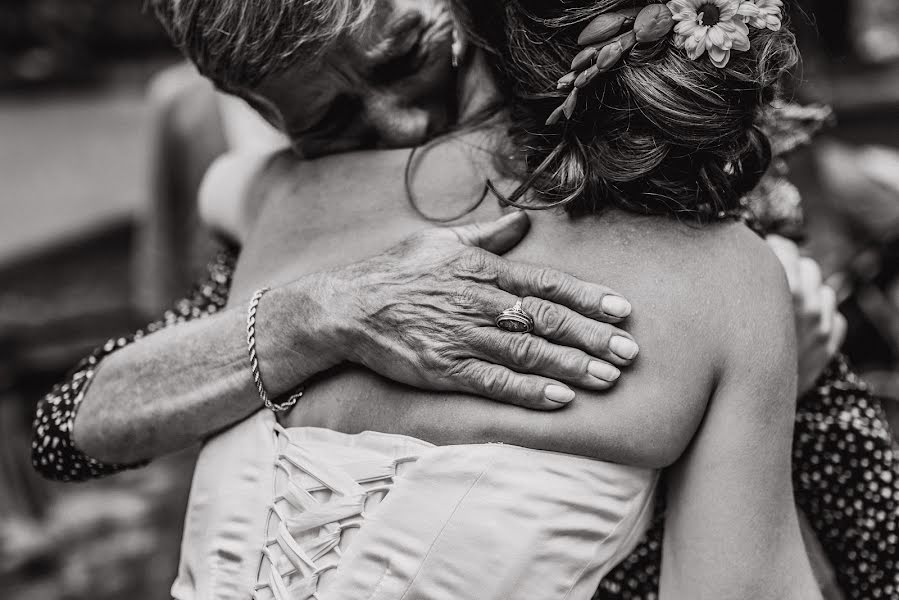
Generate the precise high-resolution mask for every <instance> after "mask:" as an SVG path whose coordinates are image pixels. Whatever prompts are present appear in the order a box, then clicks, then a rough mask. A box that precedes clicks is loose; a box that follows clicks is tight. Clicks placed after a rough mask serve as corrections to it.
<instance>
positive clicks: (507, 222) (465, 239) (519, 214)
mask: <svg viewBox="0 0 899 600" xmlns="http://www.w3.org/2000/svg"><path fill="white" fill-rule="evenodd" d="M530 227H531V219H530V217H528V215H527V213H526V212H524V211H523V210H516V211H515V212H511V213H509V214H507V215H503V216H502V217H500V218H499V219H496V220H495V221H488V222H486V223H472V224H471V225H462V226H460V227H453V228H451V231H452V232H453V233H455V234H456V236H457V237H458V238H459V241H460V242H462V243H463V244H465V245H466V246H476V247H478V248H483V249H484V250H487V251H488V252H492V253H493V254H505V253H506V252H508V251H509V250H511V249H512V248H514V247H515V246H517V245H518V243H519V242H520V241H521V240H522V239H524V236H525V234H527V232H528V229H530Z"/></svg>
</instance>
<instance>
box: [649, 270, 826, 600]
mask: <svg viewBox="0 0 899 600" xmlns="http://www.w3.org/2000/svg"><path fill="white" fill-rule="evenodd" d="M745 279H751V281H746V280H744V281H743V282H742V284H741V286H740V287H742V288H743V292H742V296H743V298H739V297H738V298H735V301H734V303H733V304H731V305H730V306H733V307H739V308H740V311H739V313H735V314H731V315H730V316H729V317H730V318H729V319H727V320H728V321H729V324H728V326H727V327H728V331H727V335H724V336H722V339H723V340H725V347H723V348H722V354H723V355H724V356H725V357H726V360H725V361H724V363H723V366H722V369H721V373H720V376H719V379H718V383H717V386H716V391H715V393H714V394H713V397H712V400H711V402H710V403H709V407H708V410H707V412H706V415H705V419H704V421H703V423H702V426H701V427H700V429H699V431H698V432H697V434H696V436H695V438H694V440H693V442H692V443H691V444H690V446H689V447H688V449H687V451H686V452H685V453H684V455H683V456H682V457H681V459H680V460H679V461H678V462H677V463H676V464H675V465H674V466H673V467H672V468H671V470H670V471H669V480H668V481H669V485H668V506H667V513H666V523H665V540H664V544H663V560H662V579H661V590H660V591H661V596H660V597H661V598H663V599H672V598H673V599H682V598H684V599H686V598H689V599H690V600H702V599H706V598H708V599H714V600H723V599H730V598H734V599H741V600H742V599H750V598H751V599H756V598H758V599H759V600H762V599H769V598H779V599H783V600H798V599H803V600H804V599H809V600H811V599H816V598H820V594H819V592H818V589H817V586H816V584H815V581H814V578H813V575H812V571H811V567H810V565H809V563H808V559H807V557H806V553H805V551H804V548H803V545H802V540H801V537H800V529H799V523H798V518H797V514H796V509H795V506H794V500H793V488H792V483H791V465H790V459H791V443H792V433H793V422H794V415H795V397H796V348H795V338H794V335H793V313H792V310H791V303H790V302H791V301H790V296H789V293H788V291H787V288H786V282H785V280H784V276H783V273H782V271H781V270H780V268H779V265H777V263H776V262H775V261H774V260H773V259H772V258H771V257H768V258H767V259H765V260H764V261H760V264H758V265H757V268H756V269H755V273H753V274H752V275H748V274H747V275H746V276H745ZM737 292H738V295H740V292H739V288H737ZM725 317H727V316H726V315H725Z"/></svg>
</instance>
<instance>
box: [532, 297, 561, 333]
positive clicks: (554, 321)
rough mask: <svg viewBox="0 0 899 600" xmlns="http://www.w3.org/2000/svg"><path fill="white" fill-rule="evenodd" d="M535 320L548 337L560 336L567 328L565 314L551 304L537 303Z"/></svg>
mask: <svg viewBox="0 0 899 600" xmlns="http://www.w3.org/2000/svg"><path fill="white" fill-rule="evenodd" d="M533 314H534V319H535V320H536V321H537V323H539V324H540V328H541V329H542V330H543V332H544V333H545V334H546V335H550V336H554V335H559V334H561V333H562V332H563V330H564V328H565V314H564V312H563V311H562V310H561V309H560V308H559V307H558V306H556V305H554V304H552V303H550V302H540V301H537V302H535V306H534V313H533Z"/></svg>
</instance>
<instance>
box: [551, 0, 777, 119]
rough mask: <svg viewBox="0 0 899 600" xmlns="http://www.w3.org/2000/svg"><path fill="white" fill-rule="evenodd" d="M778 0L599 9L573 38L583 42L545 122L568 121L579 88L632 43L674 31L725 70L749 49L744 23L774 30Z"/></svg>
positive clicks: (682, 43) (681, 42) (681, 1)
mask: <svg viewBox="0 0 899 600" xmlns="http://www.w3.org/2000/svg"><path fill="white" fill-rule="evenodd" d="M782 8H783V1H782V0H742V1H741V0H672V1H671V2H668V3H667V4H650V5H648V6H644V7H642V8H628V9H622V10H617V11H613V12H608V13H603V14H601V15H599V16H598V17H596V18H595V19H593V20H592V21H590V23H588V24H587V26H586V27H585V28H584V30H583V31H582V32H581V34H580V36H578V40H577V43H578V45H579V46H583V47H584V48H583V50H581V51H580V52H579V53H578V54H577V56H575V57H574V60H573V61H572V62H571V72H569V73H568V74H566V75H565V76H564V77H562V78H561V79H559V82H558V89H560V90H570V91H569V92H568V97H567V98H565V101H564V102H563V103H562V104H561V106H559V107H558V108H556V110H554V111H553V112H552V114H551V115H550V116H549V118H548V119H547V120H546V124H547V125H554V124H555V123H557V122H558V121H559V120H560V119H561V118H562V116H563V115H564V116H565V118H566V119H570V118H571V116H572V115H573V114H574V110H575V108H576V107H577V101H578V94H579V93H580V90H583V89H585V88H587V87H588V86H589V85H590V84H591V83H593V81H594V80H595V79H596V78H597V77H598V76H599V75H600V74H602V73H605V72H607V71H609V70H611V69H612V68H613V67H614V66H615V65H617V64H618V62H619V61H620V60H621V59H622V57H624V56H625V54H627V53H628V52H630V51H631V50H632V49H633V48H634V46H636V45H637V44H651V43H654V42H658V41H659V40H661V39H663V38H664V37H666V36H668V35H670V34H672V32H673V33H674V40H673V42H674V45H675V47H677V48H678V49H684V50H686V52H687V55H688V56H689V57H690V59H692V60H698V59H699V58H701V57H702V55H703V54H705V53H706V52H708V55H709V58H710V59H711V61H712V63H713V64H714V65H715V66H716V67H719V68H724V67H726V66H727V63H728V62H730V56H731V52H732V51H737V52H746V51H747V50H749V48H750V42H749V26H750V25H751V26H752V27H755V28H757V29H770V30H772V31H777V30H779V29H780V27H781V19H782V13H781V9H782Z"/></svg>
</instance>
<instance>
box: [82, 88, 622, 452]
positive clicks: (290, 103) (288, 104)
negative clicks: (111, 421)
mask: <svg viewBox="0 0 899 600" xmlns="http://www.w3.org/2000/svg"><path fill="white" fill-rule="evenodd" d="M275 89H278V88H275ZM289 89H290V86H284V87H281V88H280V91H275V92H274V93H271V92H270V93H269V97H273V96H274V97H279V98H281V99H282V100H283V99H284V98H286V96H283V95H281V94H283V93H284V91H285V90H289ZM293 100H294V99H293V98H290V99H289V100H285V101H283V104H282V105H281V106H282V109H281V110H279V113H278V114H281V113H284V114H286V113H287V112H288V111H289V107H291V106H295V105H296V104H295V102H293ZM257 102H259V104H262V102H260V101H258V100H257ZM284 107H287V108H284ZM284 120H285V122H287V121H289V120H290V119H289V118H287V117H284ZM312 127H315V124H313V125H312ZM303 175H309V172H307V171H303ZM285 208H289V207H285V206H281V209H282V211H281V214H282V215H283V209H285ZM275 214H278V213H275ZM263 222H264V221H263ZM270 226H271V223H270ZM276 237H277V236H276ZM283 241H284V240H283V239H281V242H283ZM263 247H264V246H263ZM258 256H259V255H257V267H258V266H259V265H258ZM249 264H252V257H250V263H249ZM269 266H270V265H269ZM270 274H271V272H270ZM249 279H252V277H250V278H249ZM270 318H274V317H270ZM100 372H101V373H102V370H101V371H100ZM263 372H271V373H274V376H275V377H277V376H278V372H279V371H278V370H277V369H276V368H274V366H273V368H272V369H271V370H266V369H263ZM579 384H580V383H579V382H578V385H579ZM95 385H96V384H95ZM285 387H289V386H285ZM612 404H613V406H612V407H610V408H614V403H612ZM307 410H309V409H308V408H307ZM612 414H614V411H612ZM313 420H314V419H313ZM382 426H383V425H382ZM407 427H408V423H407ZM411 428H412V429H414V426H412V427H411ZM597 432H598V435H600V436H601V435H602V431H601V424H600V423H597ZM632 450H633V449H632Z"/></svg>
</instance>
